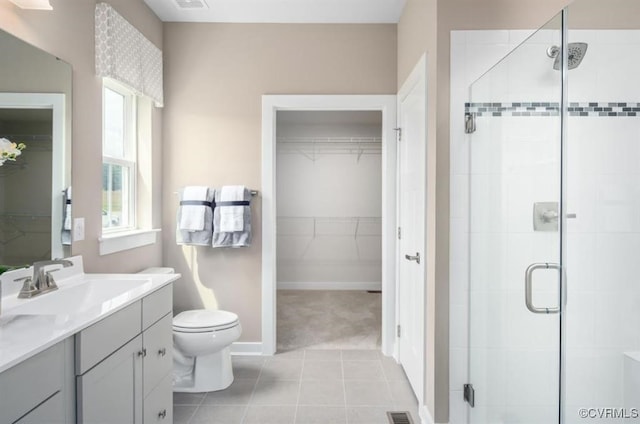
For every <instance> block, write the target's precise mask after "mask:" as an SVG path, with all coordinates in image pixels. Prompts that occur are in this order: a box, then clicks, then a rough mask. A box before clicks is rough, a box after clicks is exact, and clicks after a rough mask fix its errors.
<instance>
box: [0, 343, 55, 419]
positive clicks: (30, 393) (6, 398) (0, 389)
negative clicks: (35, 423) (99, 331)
mask: <svg viewBox="0 0 640 424" xmlns="http://www.w3.org/2000/svg"><path fill="white" fill-rule="evenodd" d="M63 383H64V343H58V344H57V345H55V346H52V347H50V348H49V349H47V350H45V351H44V352H40V353H39V354H37V355H35V356H34V357H32V358H29V359H27V360H25V361H24V362H21V363H20V364H18V365H16V366H15V367H13V368H10V369H8V370H6V371H5V372H3V373H1V374H0V411H2V412H1V414H2V415H1V421H2V422H9V423H12V422H14V421H16V420H17V419H18V418H20V417H22V416H23V415H25V414H26V413H27V412H29V411H31V410H32V409H33V408H35V407H36V406H38V405H39V404H40V403H41V402H43V401H44V400H46V399H47V398H49V397H51V395H53V394H54V393H56V392H58V391H60V390H61V389H62V386H63Z"/></svg>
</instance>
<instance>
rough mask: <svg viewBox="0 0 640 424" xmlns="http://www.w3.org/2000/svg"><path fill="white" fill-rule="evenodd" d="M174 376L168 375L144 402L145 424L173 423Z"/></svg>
mask: <svg viewBox="0 0 640 424" xmlns="http://www.w3.org/2000/svg"><path fill="white" fill-rule="evenodd" d="M172 386H173V376H172V375H171V374H167V375H166V376H165V377H164V379H163V380H162V381H161V382H160V384H158V385H157V386H156V388H155V389H153V390H152V391H151V393H149V396H147V397H146V398H145V400H144V424H171V423H173V390H172Z"/></svg>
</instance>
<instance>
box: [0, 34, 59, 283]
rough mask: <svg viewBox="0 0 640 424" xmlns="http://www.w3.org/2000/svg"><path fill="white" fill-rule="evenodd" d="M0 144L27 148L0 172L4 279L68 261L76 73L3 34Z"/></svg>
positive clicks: (0, 254) (0, 263)
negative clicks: (66, 222)
mask: <svg viewBox="0 0 640 424" xmlns="http://www.w3.org/2000/svg"><path fill="white" fill-rule="evenodd" d="M0 51H2V61H1V62H0V138H5V139H8V140H10V141H11V142H14V143H24V144H25V145H26V147H25V149H24V150H22V151H21V152H20V153H21V154H20V155H19V156H17V157H16V158H15V159H16V160H15V161H11V160H7V161H5V162H4V163H3V164H2V166H0V273H2V272H3V270H5V269H6V268H8V267H14V266H23V265H26V264H31V263H33V262H34V261H37V260H42V259H50V258H55V257H63V256H68V255H70V253H71V252H70V251H69V249H70V246H63V245H62V238H61V230H62V225H63V208H64V205H63V203H64V198H63V190H64V189H65V188H66V187H68V186H69V184H70V182H71V166H70V160H69V159H70V157H71V118H70V117H71V67H70V65H69V64H67V63H65V62H63V61H61V60H59V59H58V58H56V57H55V56H52V55H50V54H48V53H46V52H44V51H42V50H40V49H37V48H35V47H33V46H31V45H29V44H27V43H25V42H23V41H21V40H19V39H17V38H15V37H13V36H12V35H10V34H7V33H6V32H3V31H0Z"/></svg>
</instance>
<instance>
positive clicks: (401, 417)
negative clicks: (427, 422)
mask: <svg viewBox="0 0 640 424" xmlns="http://www.w3.org/2000/svg"><path fill="white" fill-rule="evenodd" d="M387 418H389V424H413V420H412V419H411V415H409V413H408V412H387Z"/></svg>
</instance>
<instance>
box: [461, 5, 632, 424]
mask: <svg viewBox="0 0 640 424" xmlns="http://www.w3.org/2000/svg"><path fill="white" fill-rule="evenodd" d="M599 3H600V4H598V2H595V1H592V0H584V1H576V2H575V3H573V4H572V5H570V6H569V7H567V8H565V9H564V10H563V11H562V13H560V14H559V15H558V16H556V17H555V18H554V19H553V20H551V21H550V22H549V23H548V24H547V25H545V26H544V27H543V28H541V29H539V30H538V31H537V32H535V33H534V34H533V35H532V36H531V37H529V38H528V39H527V40H526V41H525V42H524V43H522V44H521V45H520V46H518V47H517V48H516V49H515V50H513V51H512V52H511V53H510V54H509V55H508V56H507V57H505V58H504V59H503V60H502V61H500V62H499V63H497V64H496V65H495V66H494V67H493V68H491V70H489V71H488V72H487V73H486V74H484V75H483V76H482V77H481V78H480V79H478V80H477V81H476V82H474V83H473V84H472V85H471V87H470V93H469V96H470V97H469V100H468V103H467V104H466V107H465V109H466V110H465V126H466V132H467V133H468V136H467V142H468V143H469V163H468V166H469V169H468V177H469V179H468V183H469V222H468V247H469V251H468V253H469V261H468V266H469V327H468V328H469V333H468V381H469V385H468V386H466V387H465V391H464V396H465V399H466V400H467V403H468V422H469V423H471V424H498V423H505V424H511V423H530V424H551V423H586V422H592V423H605V422H606V423H611V422H624V423H637V422H640V419H639V418H638V410H639V409H640V353H639V352H640V103H639V102H640V30H636V29H629V28H640V14H639V12H640V5H638V3H640V2H637V1H634V0H628V1H624V0H617V1H615V2H614V3H615V4H613V3H610V2H602V1H601V2H599ZM634 19H635V20H636V22H634ZM621 28H623V29H621Z"/></svg>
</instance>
